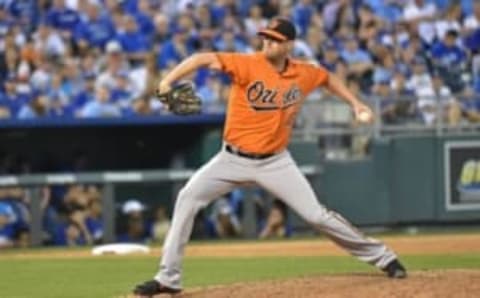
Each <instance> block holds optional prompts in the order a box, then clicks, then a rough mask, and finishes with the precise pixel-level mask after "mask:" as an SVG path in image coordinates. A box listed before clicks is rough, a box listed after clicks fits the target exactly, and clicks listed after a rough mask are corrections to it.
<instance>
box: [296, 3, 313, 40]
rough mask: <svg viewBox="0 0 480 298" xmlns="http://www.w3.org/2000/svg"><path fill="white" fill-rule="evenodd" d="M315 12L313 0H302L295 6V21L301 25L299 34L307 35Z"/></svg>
mask: <svg viewBox="0 0 480 298" xmlns="http://www.w3.org/2000/svg"><path fill="white" fill-rule="evenodd" d="M314 13H315V7H314V6H313V4H312V0H301V1H298V3H297V4H295V5H294V6H293V9H292V16H293V21H294V23H295V24H296V25H298V26H299V27H300V32H299V35H300V36H303V37H305V35H306V34H307V31H308V27H309V26H310V23H311V19H312V16H313V15H314Z"/></svg>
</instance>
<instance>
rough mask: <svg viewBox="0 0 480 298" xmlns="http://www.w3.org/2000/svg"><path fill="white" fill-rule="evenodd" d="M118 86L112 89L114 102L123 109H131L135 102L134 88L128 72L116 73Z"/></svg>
mask: <svg viewBox="0 0 480 298" xmlns="http://www.w3.org/2000/svg"><path fill="white" fill-rule="evenodd" d="M116 83H117V84H116V86H115V88H113V89H112V90H111V98H112V102H113V103H115V104H116V105H117V106H118V107H119V108H120V109H121V110H122V111H127V110H129V107H130V106H131V105H132V102H133V99H134V98H133V94H132V88H131V84H130V80H129V77H128V73H127V72H125V71H120V72H118V73H117V74H116Z"/></svg>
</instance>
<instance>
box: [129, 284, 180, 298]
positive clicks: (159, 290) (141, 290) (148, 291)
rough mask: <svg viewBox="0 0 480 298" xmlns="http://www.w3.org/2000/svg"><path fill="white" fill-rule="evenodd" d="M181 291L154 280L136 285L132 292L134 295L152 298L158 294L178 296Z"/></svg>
mask: <svg viewBox="0 0 480 298" xmlns="http://www.w3.org/2000/svg"><path fill="white" fill-rule="evenodd" d="M181 291H182V290H181V289H173V288H169V287H167V286H164V285H162V284H161V283H159V282H158V281H156V280H149V281H146V282H144V283H143V284H140V285H137V286H136V287H135V289H134V290H133V293H134V294H135V295H140V296H147V297H153V296H155V295H158V294H178V293H180V292H181Z"/></svg>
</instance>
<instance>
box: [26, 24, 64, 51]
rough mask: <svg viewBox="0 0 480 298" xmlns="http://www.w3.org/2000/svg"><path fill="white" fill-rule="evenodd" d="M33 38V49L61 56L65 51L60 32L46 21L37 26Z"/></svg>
mask: <svg viewBox="0 0 480 298" xmlns="http://www.w3.org/2000/svg"><path fill="white" fill-rule="evenodd" d="M33 40H34V44H35V49H36V50H37V51H38V52H39V53H42V54H44V55H46V56H63V55H64V54H65V52H66V46H65V43H64V42H63V40H62V38H61V36H60V34H59V33H58V32H57V31H56V30H55V29H53V28H52V27H50V25H48V24H46V23H43V24H40V25H39V26H38V29H37V32H36V33H35V34H34V35H33Z"/></svg>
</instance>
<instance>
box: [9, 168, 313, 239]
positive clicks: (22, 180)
mask: <svg viewBox="0 0 480 298" xmlns="http://www.w3.org/2000/svg"><path fill="white" fill-rule="evenodd" d="M300 170H301V171H302V173H304V174H305V175H308V176H311V175H317V174H320V172H321V169H320V168H319V167H318V166H317V165H303V166H300ZM194 172H195V169H172V170H149V171H126V172H90V173H81V174H68V173H66V174H33V175H18V176H16V175H10V176H0V187H22V188H34V189H35V188H38V187H39V186H47V185H68V184H102V185H103V195H102V221H103V227H104V234H103V235H104V237H103V242H104V243H110V242H113V241H114V240H115V188H116V186H117V185H119V184H122V183H146V182H164V181H169V182H182V181H185V180H188V179H189V178H190V177H191V176H192V175H193V173H194ZM244 204H247V205H245V210H253V211H252V212H250V213H251V214H249V213H248V212H246V213H245V220H244V221H245V222H247V223H249V222H251V223H253V222H255V220H254V218H255V214H254V208H253V207H252V206H250V205H251V204H254V202H253V200H244ZM30 212H31V223H30V233H31V244H32V245H33V246H38V245H40V244H41V243H42V216H43V212H42V207H41V199H40V193H39V191H33V192H32V200H31V202H30ZM247 227H249V229H250V230H248V229H247V230H246V231H245V234H246V235H247V236H252V235H254V234H255V230H254V229H255V227H254V226H253V225H251V224H249V225H248V226H247Z"/></svg>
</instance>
